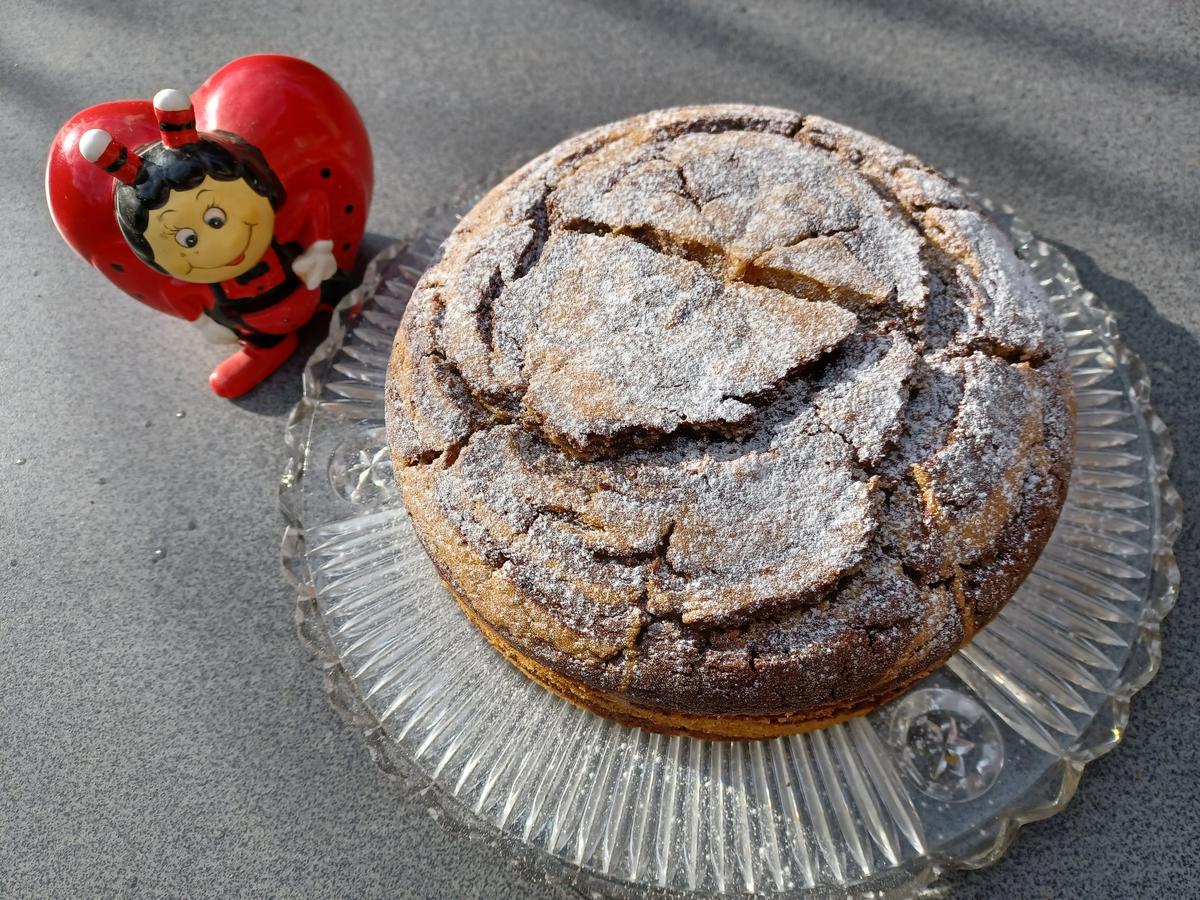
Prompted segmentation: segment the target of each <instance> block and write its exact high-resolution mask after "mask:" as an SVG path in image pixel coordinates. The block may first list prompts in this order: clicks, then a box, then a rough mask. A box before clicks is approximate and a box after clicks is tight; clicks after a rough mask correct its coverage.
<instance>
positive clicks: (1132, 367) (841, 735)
mask: <svg viewBox="0 0 1200 900" xmlns="http://www.w3.org/2000/svg"><path fill="white" fill-rule="evenodd" d="M472 193H473V194H474V196H472ZM477 196H478V192H465V193H464V196H463V197H462V199H461V201H460V202H458V203H454V204H450V205H448V206H447V207H444V208H441V209H439V210H434V211H431V212H429V213H428V214H426V215H425V216H423V217H422V218H421V220H420V221H419V223H418V225H417V227H416V228H415V230H414V232H413V235H412V237H411V238H410V239H408V240H406V241H403V242H401V243H399V244H396V245H394V246H392V247H390V248H388V249H387V250H385V251H384V252H382V253H381V254H380V255H379V256H378V257H377V258H376V259H375V260H374V261H373V262H372V263H371V265H370V266H369V268H368V270H367V273H366V276H365V278H364V281H363V284H362V286H361V287H360V288H359V289H357V290H356V291H354V292H353V293H352V294H351V295H349V296H348V297H347V298H346V299H345V300H343V301H342V303H341V304H340V305H339V307H338V309H337V311H336V312H335V315H334V318H333V322H332V325H331V327H330V334H329V337H328V339H327V340H326V341H325V342H324V343H323V344H322V345H321V346H320V347H319V348H318V349H317V351H316V353H314V355H313V357H312V360H311V362H310V363H309V365H308V368H307V369H306V371H305V373H304V399H303V400H302V401H301V402H300V404H299V405H298V406H297V407H296V409H295V411H294V413H293V414H292V417H291V420H290V422H289V424H288V429H287V445H288V450H289V460H288V464H287V469H286V471H285V474H284V477H283V482H282V491H281V506H282V509H283V512H284V515H285V518H286V520H287V528H286V533H285V538H284V562H285V568H286V569H287V571H288V572H289V574H290V577H291V578H292V579H293V581H294V583H295V585H296V587H297V589H298V597H299V601H298V605H297V623H298V627H299V631H300V634H301V636H302V638H303V639H304V640H305V641H306V642H307V643H308V645H309V647H310V648H311V649H312V650H313V652H314V653H315V654H316V655H317V657H318V658H319V659H320V660H321V662H322V664H323V666H324V672H325V687H326V690H327V691H328V693H329V696H330V698H331V699H332V701H333V703H334V705H335V707H336V708H337V709H338V710H339V711H340V712H341V713H342V714H343V715H344V716H345V717H346V718H347V719H348V720H349V721H350V722H351V723H352V724H353V725H354V726H355V727H356V728H358V729H360V730H361V731H362V733H363V734H364V735H365V737H366V739H367V746H368V747H369V748H370V751H371V753H372V755H373V756H374V758H375V759H376V760H377V762H378V763H379V765H380V766H381V767H382V768H383V769H384V771H386V772H387V773H388V774H390V775H392V776H395V777H397V778H399V779H401V780H402V781H403V782H404V783H405V784H406V785H407V786H409V787H410V788H411V789H412V790H415V791H421V792H423V793H424V794H425V795H426V796H428V798H429V799H430V803H431V810H432V811H433V812H434V814H435V815H436V816H438V817H442V818H444V819H445V820H446V821H447V822H449V823H451V824H452V825H453V826H455V827H458V828H463V829H466V830H468V831H469V832H470V833H471V834H473V835H474V836H476V837H478V838H480V839H484V840H488V841H493V842H496V843H499V844H500V845H502V846H503V848H504V849H505V850H506V851H508V852H509V853H511V854H512V855H513V857H514V858H515V859H516V860H517V861H518V864H519V865H521V866H523V867H524V869H525V871H526V873H527V874H528V875H529V877H548V878H550V879H551V880H552V881H555V882H557V883H560V884H566V885H569V886H571V887H573V888H574V889H576V890H577V891H579V892H580V893H581V894H583V895H585V896H618V897H625V896H645V895H646V894H647V893H649V894H650V895H651V896H664V897H666V896H718V895H737V894H766V895H785V896H829V895H836V896H842V895H846V894H860V893H868V892H872V893H874V894H875V895H884V896H887V895H903V894H908V893H911V892H913V891H915V890H917V889H919V888H920V887H921V886H922V885H925V884H928V883H930V882H932V881H933V880H934V879H935V878H936V877H937V875H938V873H939V871H941V870H943V869H945V868H947V867H976V866H982V865H986V864H988V863H990V862H993V861H995V860H996V859H997V858H999V856H1000V855H1001V854H1002V853H1003V852H1004V849H1005V847H1006V846H1007V845H1008V843H1009V842H1010V841H1011V840H1012V837H1013V835H1014V833H1015V832H1016V830H1017V828H1018V827H1019V826H1020V825H1022V824H1024V823H1026V822H1029V821H1033V820H1035V819H1041V818H1044V817H1046V816H1049V815H1052V814H1054V813H1055V812H1057V811H1058V810H1060V809H1062V808H1063V806H1064V805H1065V804H1066V803H1067V801H1068V800H1069V799H1070V797H1071V795H1072V794H1073V793H1074V790H1075V786H1076V784H1077V783H1078V780H1079V777H1080V774H1081V772H1082V771H1083V767H1084V765H1085V764H1086V763H1087V762H1089V761H1090V760H1092V759H1094V758H1096V757H1097V756H1099V755H1100V754H1102V753H1105V752H1107V751H1108V750H1110V749H1112V748H1113V747H1114V746H1115V745H1116V743H1117V742H1118V741H1119V740H1120V739H1121V735H1122V733H1123V731H1124V728H1125V724H1126V722H1127V720H1128V717H1129V701H1130V698H1131V697H1132V695H1133V694H1134V693H1135V692H1136V691H1137V690H1138V689H1139V688H1141V687H1142V686H1143V685H1145V684H1146V683H1147V682H1148V681H1149V680H1150V678H1152V677H1153V675H1154V673H1155V671H1156V669H1157V667H1158V661H1159V652H1160V641H1159V626H1160V623H1161V621H1162V618H1163V616H1164V615H1165V614H1166V613H1167V611H1168V610H1169V609H1170V608H1171V605H1172V603H1173V602H1174V599H1175V596H1176V593H1177V591H1178V580H1179V575H1178V569H1177V568H1176V566H1175V562H1174V557H1173V555H1172V543H1173V541H1174V539H1175V536H1176V535H1177V534H1178V532H1179V528H1180V520H1181V504H1180V501H1179V496H1178V494H1177V493H1176V492H1175V491H1174V489H1173V488H1172V486H1171V484H1170V482H1169V481H1168V479H1167V470H1168V464H1169V462H1170V458H1171V447H1170V441H1169V437H1168V435H1167V432H1166V429H1165V427H1164V426H1163V423H1162V421H1161V420H1160V419H1159V418H1158V416H1157V415H1155V413H1154V411H1153V409H1152V408H1151V406H1150V398H1149V382H1148V379H1147V376H1146V372H1145V369H1144V368H1143V366H1142V364H1141V362H1140V361H1139V360H1138V358H1137V357H1136V356H1135V355H1133V354H1132V353H1130V352H1129V351H1128V350H1127V349H1125V348H1124V347H1123V346H1122V344H1121V343H1120V341H1119V340H1118V338H1117V332H1116V327H1115V325H1114V321H1113V317H1112V315H1111V314H1110V313H1109V312H1108V311H1106V310H1105V309H1104V308H1103V307H1102V306H1101V305H1100V304H1099V303H1098V302H1097V300H1096V298H1095V297H1094V296H1093V295H1091V294H1090V293H1088V292H1087V291H1086V290H1085V289H1084V288H1083V287H1082V286H1081V285H1080V284H1079V281H1078V278H1077V276H1076V273H1075V271H1074V269H1073V268H1072V267H1071V265H1070V264H1069V263H1068V262H1067V260H1066V258H1065V257H1063V255H1062V254H1061V253H1059V252H1058V251H1057V250H1055V249H1054V248H1053V247H1052V246H1050V245H1049V244H1046V243H1044V242H1042V241H1039V240H1036V239H1035V238H1034V237H1033V236H1032V235H1031V234H1030V233H1029V232H1028V231H1027V230H1026V229H1025V228H1024V227H1023V226H1022V225H1021V224H1020V222H1018V221H1017V220H1016V219H1015V218H1014V216H1013V214H1012V210H1010V209H1008V208H1006V207H995V206H993V205H992V204H989V203H986V201H983V202H984V203H985V205H986V206H988V208H989V209H991V210H992V213H993V215H994V216H995V217H996V218H997V219H998V221H1000V222H1001V224H1002V225H1003V226H1004V227H1005V228H1006V229H1007V230H1008V231H1009V233H1010V234H1011V235H1012V236H1013V238H1014V240H1015V242H1016V243H1017V245H1018V246H1019V248H1020V252H1021V254H1022V256H1023V257H1024V258H1025V259H1026V260H1027V262H1028V264H1029V265H1030V266H1031V267H1032V269H1033V270H1034V272H1035V273H1036V274H1037V277H1038V278H1039V279H1040V281H1041V282H1042V283H1043V284H1044V285H1045V286H1046V288H1047V290H1048V292H1049V293H1050V296H1051V299H1052V302H1053V306H1054V310H1055V312H1056V313H1057V315H1058V317H1059V319H1060V321H1061V322H1062V325H1063V329H1064V331H1065V332H1066V335H1067V340H1068V342H1069V344H1070V352H1071V363H1072V367H1073V368H1072V374H1073V377H1074V382H1075V388H1076V391H1077V397H1078V447H1077V453H1076V458H1075V467H1074V471H1073V473H1072V480H1071V489H1070V494H1069V497H1068V499H1067V503H1066V506H1065V507H1064V509H1063V511H1062V516H1061V519H1060V521H1059V523H1058V527H1057V529H1056V531H1055V532H1054V536H1053V538H1052V539H1051V541H1050V544H1049V546H1048V547H1047V549H1046V551H1045V553H1044V554H1043V555H1042V557H1041V559H1040V560H1039V562H1038V564H1037V566H1036V568H1035V569H1034V571H1033V573H1032V574H1031V575H1030V577H1029V578H1028V579H1027V581H1026V582H1025V584H1024V585H1023V586H1022V587H1021V589H1020V591H1019V592H1018V594H1017V595H1016V596H1015V597H1014V598H1013V600H1012V601H1011V602H1010V603H1009V604H1008V606H1007V607H1006V608H1005V609H1004V611H1003V612H1002V613H1001V614H1000V616H999V617H998V618H997V620H996V621H995V622H993V623H992V624H991V625H989V626H988V627H987V628H986V629H985V630H984V631H983V632H982V633H981V634H979V635H978V636H977V637H976V638H975V640H974V641H973V642H972V643H971V645H970V646H969V647H967V648H966V649H964V650H962V651H961V652H960V653H958V654H957V655H956V656H955V657H954V658H953V659H952V660H951V661H950V662H949V663H948V664H947V665H946V666H945V667H943V668H942V669H941V670H940V671H938V672H935V673H934V674H933V675H931V676H929V677H928V678H926V679H925V680H924V681H922V682H921V683H920V684H918V685H917V686H916V687H914V688H913V689H912V690H910V691H909V692H907V693H906V694H905V695H904V696H902V697H900V698H899V699H897V700H895V701H894V702H892V703H890V704H888V705H887V706H884V707H882V708H880V709H878V710H876V711H875V712H873V713H871V714H870V715H869V716H866V717H863V718H859V719H855V720H853V721H850V722H847V723H845V724H840V725H835V726H833V727H830V728H826V729H824V730H822V731H817V732H814V733H812V734H805V735H799V736H795V737H787V738H778V739H774V740H768V741H757V742H749V743H724V742H721V743H718V742H706V741H697V740H692V739H688V738H680V737H666V736H663V735H658V734H651V733H648V732H644V731H640V730H633V729H629V728H625V727H623V726H620V725H617V724H615V723H612V722H609V721H607V720H605V719H602V718H598V717H596V716H594V715H592V714H590V713H587V712H584V711H582V710H580V709H577V708H576V707H574V706H572V705H570V704H569V703H567V702H565V701H563V700H561V699H559V698H558V697H556V696H554V695H552V694H550V693H548V692H546V691H544V690H543V689H542V688H540V687H538V686H536V685H534V684H533V683H531V682H529V681H528V680H527V679H526V678H525V677H524V676H522V675H521V674H519V673H518V672H517V671H516V670H515V669H513V668H512V667H511V666H510V665H509V664H508V663H507V662H505V661H504V659H503V658H502V657H501V656H500V655H499V654H498V653H497V652H496V651H495V650H494V649H493V648H492V647H491V646H490V645H488V644H487V643H486V641H484V639H483V638H482V637H481V636H480V635H479V633H478V632H477V631H476V630H475V628H474V627H473V626H472V625H471V624H470V623H469V622H468V621H467V620H466V619H465V617H464V616H463V615H462V613H461V612H460V611H459V608H458V606H457V605H456V604H455V603H454V602H453V600H452V599H451V597H450V596H449V595H448V594H447V592H446V591H445V589H444V588H443V587H442V585H441V584H440V582H439V581H438V578H437V576H436V575H435V573H434V570H433V567H432V565H431V564H430V563H429V561H428V559H427V558H426V556H425V554H424V553H423V551H422V550H421V548H420V546H419V545H418V543H417V541H416V538H415V536H414V534H413V531H412V528H411V526H410V525H409V522H408V520H407V516H406V514H405V512H404V509H403V506H402V505H401V503H400V500H399V497H398V494H397V491H396V488H395V486H394V483H393V480H392V469H391V461H390V458H389V454H388V449H387V442H386V437H385V435H384V427H383V391H384V378H385V372H386V367H387V361H388V354H389V351H390V349H391V345H392V338H393V335H394V334H395V331H396V327H397V324H398V322H399V319H400V316H401V314H402V312H403V310H404V305H405V303H406V301H407V299H408V296H409V294H410V292H411V290H412V287H413V285H414V284H415V282H416V281H417V279H418V278H419V277H420V275H421V273H422V271H423V270H424V269H425V268H426V266H427V265H428V264H429V262H430V260H431V259H432V258H433V257H434V256H435V254H436V253H437V247H438V245H439V244H440V242H441V240H442V239H443V238H444V237H445V236H446V234H448V233H449V231H450V229H451V228H452V227H453V225H454V223H455V221H456V213H457V212H461V211H463V210H465V209H467V208H469V206H470V205H471V203H472V202H473V200H474V199H476V198H477Z"/></svg>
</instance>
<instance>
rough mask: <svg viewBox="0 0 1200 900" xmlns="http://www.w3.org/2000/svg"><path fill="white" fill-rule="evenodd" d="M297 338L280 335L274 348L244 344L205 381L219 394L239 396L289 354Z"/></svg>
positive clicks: (278, 365)
mask: <svg viewBox="0 0 1200 900" xmlns="http://www.w3.org/2000/svg"><path fill="white" fill-rule="evenodd" d="M298 343H299V339H298V338H297V337H296V334H295V332H292V333H290V334H287V335H284V338H283V340H282V341H280V342H279V343H278V344H276V345H275V346H274V347H255V346H252V345H250V344H246V345H245V346H243V347H242V349H241V350H239V351H238V352H237V353H235V354H233V356H231V357H229V359H227V360H225V361H224V362H223V363H221V364H220V365H219V366H217V367H216V368H215V369H213V373H212V374H211V375H209V376H208V383H209V385H210V386H211V387H212V389H213V391H215V392H216V393H217V394H218V395H219V396H221V397H240V396H241V395H242V394H244V393H246V391H248V390H250V388H252V387H254V386H255V385H256V384H258V383H259V382H260V381H262V380H263V379H264V378H266V377H267V376H268V375H270V374H271V373H272V372H274V371H275V370H276V369H278V368H279V367H280V366H281V365H282V364H283V363H284V361H285V360H286V359H287V358H288V357H289V356H291V355H292V352H293V351H294V350H295V349H296V345H297V344H298Z"/></svg>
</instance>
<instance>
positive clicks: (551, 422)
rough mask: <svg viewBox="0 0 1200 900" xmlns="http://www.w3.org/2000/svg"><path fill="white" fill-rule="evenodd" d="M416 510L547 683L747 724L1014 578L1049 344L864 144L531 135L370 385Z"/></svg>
mask: <svg viewBox="0 0 1200 900" xmlns="http://www.w3.org/2000/svg"><path fill="white" fill-rule="evenodd" d="M386 398H387V399H386V412H387V428H388V437H389V442H390V444H391V448H392V456H393V462H394V464H395V468H396V472H397V479H398V481H399V484H400V487H401V492H402V495H403V498H404V502H405V505H406V507H407V509H408V511H409V513H410V515H411V517H412V521H413V524H414V526H415V528H416V532H417V534H418V536H419V537H420V539H421V541H422V543H423V545H424V546H425V549H426V550H427V551H428V553H429V555H430V557H431V558H432V560H433V562H434V564H435V566H436V567H437V569H438V572H439V574H440V575H441V577H442V578H443V580H444V581H445V582H446V584H447V585H448V586H449V587H450V589H451V591H452V593H453V594H454V596H455V598H456V599H457V600H458V602H459V603H460V605H462V606H463V608H464V610H465V611H466V612H467V614H468V615H469V616H470V618H471V619H472V621H474V622H475V623H476V624H477V625H478V626H479V627H480V629H481V630H482V631H483V632H484V634H485V635H486V636H487V637H488V639H489V640H490V641H491V642H492V643H493V644H495V645H496V646H497V647H498V648H499V649H500V650H501V651H502V652H503V653H504V654H505V655H506V656H507V657H508V658H509V659H510V660H511V661H513V662H514V663H515V664H516V665H517V666H518V667H519V668H521V669H522V670H523V671H525V672H526V673H527V674H529V675H530V676H531V677H533V678H535V679H536V680H538V681H539V682H541V683H542V684H544V685H545V686H547V687H549V688H550V689H552V690H555V691H556V692H558V693H560V694H562V695H563V696H565V697H567V698H568V699H571V700H573V701H574V702H577V703H580V704H581V705H584V706H586V707H588V708H591V709H593V710H595V711H597V712H600V713H602V714H604V715H608V716H610V717H612V718H616V719H618V720H620V721H624V722H627V723H629V724H635V725H640V726H643V727H647V728H652V729H655V730H660V731H671V732H677V733H686V734H692V735H696V736H702V737H716V738H751V737H763V736H768V735H772V734H783V733H790V732H796V731H801V730H805V729H808V728H812V727H818V726H820V725H823V724H827V723H828V722H831V721H836V720H838V719H840V718H845V717H847V716H849V715H853V714H856V713H859V712H863V711H866V710H868V709H870V708H873V707H874V706H875V705H877V704H878V703H880V702H883V701H884V700H886V699H887V698H889V697H890V696H892V695H894V694H895V693H896V692H898V691H899V690H901V689H902V688H903V687H904V686H906V685H907V684H909V683H911V681H913V680H914V679H916V678H918V677H919V676H920V675H922V674H924V673H925V672H927V671H929V670H930V669H932V668H934V667H936V666H937V665H939V664H941V663H942V662H944V661H945V660H946V659H947V658H948V657H949V656H950V655H951V654H952V653H953V652H954V651H955V650H956V649H958V648H959V647H960V646H961V645H962V644H963V643H965V642H966V641H968V640H970V638H971V636H972V635H973V634H974V633H975V632H976V631H977V630H978V629H979V628H981V627H982V626H983V625H985V624H986V623H987V622H988V621H989V620H990V619H991V618H992V617H993V616H994V615H995V614H996V613H997V612H998V611H999V609H1000V608H1001V607H1002V606H1003V604H1004V602H1006V601H1007V599H1008V598H1009V597H1010V596H1011V595H1012V593H1013V592H1014V591H1015V590H1016V588H1017V586H1018V585H1019V584H1020V582H1021V580H1022V579H1023V578H1024V577H1025V575H1026V574H1027V573H1028V571H1029V569H1030V568H1032V566H1033V563H1034V562H1035V561H1036V559H1037V556H1038V554H1039V553H1040V552H1041V550H1042V547H1043V546H1044V545H1045V542H1046V541H1047V540H1048V538H1049V536H1050V532H1051V531H1052V529H1053V526H1054V523H1055V521H1056V519H1057V516H1058V511H1059V509H1060V507H1061V505H1062V502H1063V499H1064V497H1065V493H1066V487H1067V478H1068V475H1069V471H1070V462H1071V453H1072V444H1073V430H1074V423H1073V419H1074V411H1073V396H1072V391H1071V385H1070V380H1069V376H1068V368H1067V359H1066V349H1065V345H1064V342H1063V339H1062V336H1061V334H1060V332H1059V331H1058V329H1057V327H1056V325H1055V324H1054V322H1053V320H1052V317H1051V315H1050V311H1049V307H1048V302H1047V300H1046V297H1045V295H1044V293H1043V291H1042V289H1041V287H1040V285H1038V284H1037V282H1036V281H1035V280H1034V279H1033V277H1032V275H1031V274H1030V272H1029V270H1028V267H1026V266H1025V265H1024V264H1023V263H1022V262H1021V261H1020V260H1019V259H1018V258H1017V256H1016V254H1015V252H1014V250H1013V248H1012V245H1011V244H1010V242H1009V241H1008V239H1007V238H1006V237H1005V236H1004V235H1003V233H1002V232H1001V231H1000V230H999V229H998V228H997V226H996V225H995V224H994V223H992V222H991V221H990V220H989V219H988V218H987V216H986V214H984V213H983V212H982V211H981V210H980V209H978V208H977V207H976V206H975V205H974V204H972V202H971V201H970V200H969V199H968V198H967V197H966V196H965V195H964V194H963V193H962V192H961V191H960V190H959V189H958V188H957V187H956V186H954V185H953V184H952V183H950V182H948V181H947V180H946V179H945V178H943V177H942V176H941V175H939V174H938V173H937V172H935V171H933V170H931V169H930V168H928V167H927V166H925V165H923V164H922V163H920V162H919V161H917V160H916V159H913V158H912V157H910V156H908V155H907V154H905V153H903V152H902V151H900V150H897V149H896V148H894V147H891V146H889V145H886V144H884V143H882V142H880V141H878V140H877V139H875V138H872V137H869V136H867V135H863V134H861V133H859V132H856V131H853V130H852V129H849V128H846V127H845V126H841V125H838V124H836V123H833V122H829V121H827V120H824V119H820V118H817V117H815V116H808V117H801V116H799V115H797V114H795V113H790V112H787V111H784V110H776V109H767V108H761V107H744V106H711V107H691V108H681V109H673V110H665V111H662V112H658V113H651V114H648V115H645V116H639V117H635V118H633V119H629V120H626V121H624V122H618V123H616V124H614V125H610V126H606V127H604V128H600V129H596V130H594V131H591V132H588V133H586V134H583V135H581V136H579V137H576V138H573V139H571V140H569V141H567V142H565V143H563V144H561V145H559V146H558V147H555V148H554V149H552V150H550V151H549V152H548V153H546V154H544V155H543V156H541V157H539V158H537V159H535V160H534V161H532V162H531V163H529V164H528V165H526V166H525V167H523V168H522V169H521V170H519V171H518V172H516V173H515V174H513V175H512V176H510V177H509V178H508V179H506V180H505V181H504V182H503V183H502V184H501V185H499V186H498V187H496V188H495V189H494V190H492V191H491V192H490V193H489V194H488V195H487V196H486V197H485V198H484V199H483V200H482V201H481V202H480V203H479V204H478V205H477V206H476V207H475V209H474V210H472V211H471V213H469V214H468V215H467V216H466V217H465V218H464V219H463V220H462V222H461V223H460V224H459V225H458V227H457V228H456V229H455V231H454V232H453V233H452V234H451V236H450V237H449V238H448V239H447V241H446V243H445V244H444V245H443V248H442V251H441V254H440V256H439V259H438V260H437V261H436V262H435V263H434V265H433V266H432V267H431V268H430V269H429V270H428V271H427V272H426V273H425V275H424V276H423V277H422V279H421V280H420V282H419V283H418V285H417V287H416V289H415V290H414V292H413V295H412V298H411V300H410V301H409V305H408V308H407V311H406V313H405V316H404V321H403V323H402V325H401V328H400V331H399V333H398V334H397V337H396V344H395V348H394V350H393V354H392V360H391V365H390V368H389V378H388V385H387V392H386Z"/></svg>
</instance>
